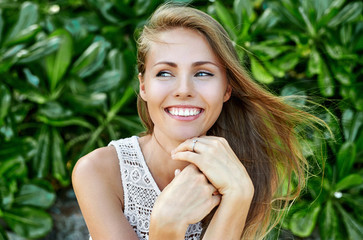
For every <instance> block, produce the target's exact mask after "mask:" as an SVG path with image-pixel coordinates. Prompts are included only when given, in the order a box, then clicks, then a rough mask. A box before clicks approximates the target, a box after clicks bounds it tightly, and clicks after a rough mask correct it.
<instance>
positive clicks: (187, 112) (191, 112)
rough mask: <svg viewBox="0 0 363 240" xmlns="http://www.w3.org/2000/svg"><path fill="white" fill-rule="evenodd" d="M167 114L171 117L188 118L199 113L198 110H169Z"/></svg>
mask: <svg viewBox="0 0 363 240" xmlns="http://www.w3.org/2000/svg"><path fill="white" fill-rule="evenodd" d="M168 111H169V113H170V114H171V115H173V116H182V117H189V116H195V115H198V114H199V113H200V112H201V109H199V108H169V109H168Z"/></svg>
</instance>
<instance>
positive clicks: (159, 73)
mask: <svg viewBox="0 0 363 240" xmlns="http://www.w3.org/2000/svg"><path fill="white" fill-rule="evenodd" d="M164 74H169V75H171V76H173V75H172V74H171V73H170V72H167V71H160V72H158V74H156V76H157V77H170V76H163V75H164ZM199 74H203V76H197V75H199ZM194 76H196V77H208V76H209V77H213V76H214V74H213V73H210V72H206V71H200V72H197V73H196V74H195V75H194Z"/></svg>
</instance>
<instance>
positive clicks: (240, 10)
mask: <svg viewBox="0 0 363 240" xmlns="http://www.w3.org/2000/svg"><path fill="white" fill-rule="evenodd" d="M233 10H234V13H235V14H236V16H237V23H238V25H239V26H241V25H242V24H245V22H244V21H246V20H249V21H250V20H252V17H253V14H254V12H253V5H252V3H251V0H235V1H234V2H233Z"/></svg>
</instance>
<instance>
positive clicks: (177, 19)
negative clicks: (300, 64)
mask: <svg viewBox="0 0 363 240" xmlns="http://www.w3.org/2000/svg"><path fill="white" fill-rule="evenodd" d="M179 27H180V28H186V29H191V30H195V31H198V32H200V33H201V34H203V35H204V36H205V38H206V39H207V41H208V43H209V44H210V46H211V47H212V49H213V50H214V53H215V54H216V56H218V57H219V59H220V61H221V62H222V64H224V67H225V70H226V74H227V78H228V82H229V84H230V85H231V87H232V95H231V98H230V99H229V100H228V101H227V102H225V103H224V105H223V109H222V112H221V114H220V116H219V118H218V120H217V121H216V122H215V124H214V125H213V126H212V127H211V129H210V130H209V131H208V133H207V134H208V135H214V136H220V137H224V138H225V139H226V140H227V141H228V143H229V144H230V146H231V148H232V149H233V150H234V152H235V153H236V155H237V156H238V158H239V159H240V161H241V162H242V164H243V165H244V166H245V167H246V169H247V171H248V173H249V175H250V177H251V179H252V181H253V184H254V188H255V195H254V198H253V200H252V204H251V207H250V210H249V213H248V217H247V220H246V224H245V228H244V230H243V235H242V238H243V239H261V238H263V237H264V236H265V235H266V234H267V232H268V231H270V230H271V229H272V228H273V227H274V226H275V225H276V224H277V223H278V221H279V220H280V217H281V214H280V213H281V211H279V210H281V209H283V208H284V207H286V206H287V203H288V202H289V200H291V199H294V198H295V197H297V196H298V195H299V193H300V191H301V189H302V188H304V186H305V173H306V169H307V161H306V159H305V158H304V156H303V155H302V151H301V149H300V145H299V141H298V135H297V133H296V131H295V129H296V127H297V126H299V125H306V124H310V123H311V122H318V123H319V124H324V123H323V122H322V121H321V120H320V119H317V118H316V117H314V116H312V115H310V114H308V113H306V112H303V111H300V110H297V109H296V108H293V107H291V106H289V105H287V104H286V103H284V101H283V99H282V98H280V97H277V96H274V95H272V94H271V93H269V92H268V91H266V90H265V89H263V88H262V87H261V86H259V85H258V84H256V83H255V82H254V81H253V80H252V79H251V78H250V77H249V74H248V73H247V72H246V70H245V69H244V68H243V66H242V65H241V63H240V61H239V59H238V55H237V52H236V50H235V48H234V46H233V43H232V41H231V40H230V38H229V37H228V34H227V32H226V31H225V30H224V28H223V27H222V26H221V25H220V24H219V23H218V22H217V21H215V20H214V19H213V18H212V17H210V16H209V15H208V14H206V13H204V12H202V11H200V10H197V9H194V8H191V7H187V6H181V5H175V4H164V5H162V6H161V7H159V8H158V9H157V10H156V11H155V12H154V14H153V15H152V16H151V18H150V19H149V22H148V23H147V24H146V25H145V26H144V28H143V30H142V32H141V34H140V36H139V39H138V53H137V58H138V71H139V73H141V74H144V73H145V62H146V59H147V54H148V51H149V48H150V42H151V41H153V40H155V39H156V37H157V35H158V34H159V33H160V32H163V31H168V30H170V29H174V28H179ZM138 111H139V115H140V118H141V120H142V122H143V123H144V125H145V127H146V132H145V134H151V133H152V132H153V126H154V125H153V122H152V121H151V118H150V115H149V113H148V109H147V104H146V102H145V101H143V100H142V98H141V97H140V96H139V97H138ZM292 178H294V179H296V180H297V186H296V187H295V188H294V189H293V190H292V188H291V187H290V185H288V187H287V191H285V192H284V193H282V191H280V190H281V186H282V184H281V183H282V182H283V181H284V180H285V179H287V180H288V183H290V182H291V181H292ZM273 213H275V214H273ZM276 213H277V214H276Z"/></svg>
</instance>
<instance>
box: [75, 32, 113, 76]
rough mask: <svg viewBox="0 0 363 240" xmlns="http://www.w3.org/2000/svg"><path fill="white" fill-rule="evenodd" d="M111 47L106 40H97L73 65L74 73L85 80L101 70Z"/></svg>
mask: <svg viewBox="0 0 363 240" xmlns="http://www.w3.org/2000/svg"><path fill="white" fill-rule="evenodd" d="M109 47H110V43H108V42H107V41H105V39H104V38H102V37H100V38H98V39H96V40H95V42H93V43H92V44H91V45H90V46H89V47H88V48H87V49H86V50H85V51H84V52H83V53H82V55H81V56H80V57H79V58H78V59H77V61H76V62H75V63H74V64H73V67H72V70H71V71H72V73H75V74H77V75H78V76H79V77H81V78H84V77H87V76H89V75H90V74H92V73H93V72H95V71H96V70H98V69H99V68H101V67H102V65H103V61H104V59H105V57H106V50H107V49H108V48H109Z"/></svg>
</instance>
